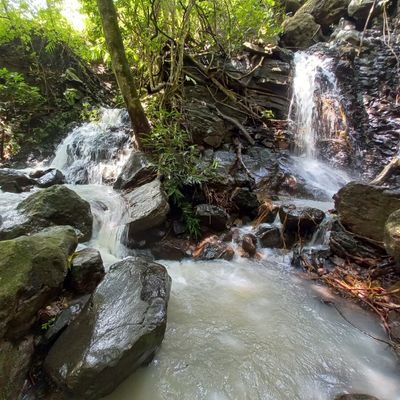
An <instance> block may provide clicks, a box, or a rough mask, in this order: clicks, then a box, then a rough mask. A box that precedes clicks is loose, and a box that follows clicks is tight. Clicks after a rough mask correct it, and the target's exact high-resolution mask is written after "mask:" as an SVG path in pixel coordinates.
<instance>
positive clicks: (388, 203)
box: [335, 182, 400, 242]
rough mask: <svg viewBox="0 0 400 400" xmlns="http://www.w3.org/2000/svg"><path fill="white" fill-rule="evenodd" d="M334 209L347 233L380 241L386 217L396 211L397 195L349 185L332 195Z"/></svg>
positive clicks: (355, 184)
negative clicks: (333, 196) (333, 197)
mask: <svg viewBox="0 0 400 400" xmlns="http://www.w3.org/2000/svg"><path fill="white" fill-rule="evenodd" d="M335 208H336V210H337V213H338V217H339V220H340V222H341V223H342V224H343V226H344V227H346V228H347V229H348V230H350V231H351V232H353V233H356V234H358V235H361V236H364V237H367V238H369V239H372V240H376V241H379V242H382V241H383V238H384V229H385V223H386V221H387V219H388V217H389V215H390V214H391V213H393V212H394V211H396V210H398V209H400V192H399V191H390V190H387V189H385V188H382V187H377V186H371V185H367V184H364V183H357V182H350V183H349V184H347V185H346V186H344V187H343V188H342V189H340V190H339V192H338V193H337V194H336V195H335Z"/></svg>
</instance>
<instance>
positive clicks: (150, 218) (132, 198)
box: [125, 179, 169, 240]
mask: <svg viewBox="0 0 400 400" xmlns="http://www.w3.org/2000/svg"><path fill="white" fill-rule="evenodd" d="M125 198H126V200H127V202H128V207H129V221H128V224H127V229H128V238H130V239H131V238H132V239H133V240H140V235H141V234H142V233H143V232H145V231H148V230H150V229H151V228H155V227H157V226H160V225H161V224H162V223H163V222H164V221H165V220H166V218H167V214H168V212H169V204H168V201H167V196H166V194H165V193H164V190H163V189H162V186H161V182H160V181H159V180H158V179H156V180H155V181H153V182H150V183H147V184H145V185H143V186H140V187H138V188H137V189H135V190H133V191H132V192H130V193H128V194H126V195H125Z"/></svg>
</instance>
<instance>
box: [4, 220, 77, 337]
mask: <svg viewBox="0 0 400 400" xmlns="http://www.w3.org/2000/svg"><path fill="white" fill-rule="evenodd" d="M76 245H77V238H76V234H75V231H74V229H73V228H71V227H68V226H60V227H52V228H48V229H46V230H44V231H43V232H40V233H37V234H34V235H32V236H22V237H20V238H17V239H14V240H6V241H2V242H0V254H1V257H0V338H1V337H3V336H6V337H9V338H11V339H13V340H15V339H16V338H18V337H21V336H22V335H23V334H25V333H26V332H27V331H28V330H29V329H30V327H31V326H32V323H33V322H34V321H35V318H36V315H37V312H38V310H40V309H41V308H42V307H43V306H45V305H46V303H47V301H48V300H49V299H50V298H51V297H52V296H53V295H55V294H56V293H57V292H58V290H59V289H60V287H61V286H62V284H63V282H64V278H65V276H66V275H67V271H68V265H69V257H70V256H71V255H72V253H73V252H74V250H75V248H76Z"/></svg>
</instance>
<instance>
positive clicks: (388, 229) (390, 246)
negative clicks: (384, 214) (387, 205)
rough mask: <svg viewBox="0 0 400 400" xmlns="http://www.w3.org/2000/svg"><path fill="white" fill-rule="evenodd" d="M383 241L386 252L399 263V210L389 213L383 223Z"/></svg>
mask: <svg viewBox="0 0 400 400" xmlns="http://www.w3.org/2000/svg"><path fill="white" fill-rule="evenodd" d="M384 243H385V248H386V251H387V252H388V254H390V255H391V256H393V257H394V259H395V260H396V262H397V263H400V210H397V211H395V212H394V213H392V214H390V215H389V218H388V219H387V221H386V223H385V232H384Z"/></svg>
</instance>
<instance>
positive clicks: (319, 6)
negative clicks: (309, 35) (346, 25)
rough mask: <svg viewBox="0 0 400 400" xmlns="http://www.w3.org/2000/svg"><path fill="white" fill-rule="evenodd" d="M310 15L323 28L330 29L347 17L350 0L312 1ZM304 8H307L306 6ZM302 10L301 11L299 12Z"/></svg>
mask: <svg viewBox="0 0 400 400" xmlns="http://www.w3.org/2000/svg"><path fill="white" fill-rule="evenodd" d="M308 3H310V5H311V10H310V11H309V12H310V14H311V15H312V16H313V17H314V19H315V22H316V23H317V24H320V25H321V26H323V27H329V26H330V25H332V24H336V23H338V22H339V20H340V18H342V17H345V16H347V7H348V5H349V3H350V0H317V1H316V0H310V1H308V2H307V3H306V4H308ZM303 7H306V5H304V6H303ZM300 11H301V9H300V10H299V12H300Z"/></svg>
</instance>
